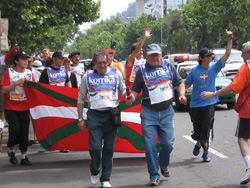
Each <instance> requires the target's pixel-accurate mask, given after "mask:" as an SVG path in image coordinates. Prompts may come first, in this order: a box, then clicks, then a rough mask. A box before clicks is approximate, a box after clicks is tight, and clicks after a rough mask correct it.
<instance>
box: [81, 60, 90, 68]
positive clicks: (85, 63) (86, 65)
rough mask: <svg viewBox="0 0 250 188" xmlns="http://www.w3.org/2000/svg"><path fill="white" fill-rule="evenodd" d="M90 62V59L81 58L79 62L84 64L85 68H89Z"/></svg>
mask: <svg viewBox="0 0 250 188" xmlns="http://www.w3.org/2000/svg"><path fill="white" fill-rule="evenodd" d="M91 62H92V59H81V60H80V63H82V64H83V65H84V67H86V69H90V66H91Z"/></svg>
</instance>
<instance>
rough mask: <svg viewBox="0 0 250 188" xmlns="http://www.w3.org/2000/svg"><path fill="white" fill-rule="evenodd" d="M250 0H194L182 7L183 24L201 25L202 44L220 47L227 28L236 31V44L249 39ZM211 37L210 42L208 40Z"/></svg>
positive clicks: (200, 43)
mask: <svg viewBox="0 0 250 188" xmlns="http://www.w3.org/2000/svg"><path fill="white" fill-rule="evenodd" d="M249 8H250V1H249V0H244V1H242V0H220V1H216V0H213V1H211V0H190V1H189V2H188V3H187V4H186V5H185V6H184V9H183V11H182V13H183V18H184V22H183V24H184V25H185V26H186V27H187V28H189V29H190V30H194V29H198V30H199V33H200V34H199V35H200V40H199V41H198V46H199V47H201V46H202V44H204V43H206V46H207V47H209V48H210V47H220V44H221V43H222V42H224V41H225V40H227V36H226V35H225V29H228V30H231V31H233V32H234V41H236V42H235V47H239V45H240V44H242V43H243V42H245V41H248V40H249V34H248V30H247V28H249V26H250V22H249V21H250V20H249V19H250V13H249ZM208 39H209V42H208Z"/></svg>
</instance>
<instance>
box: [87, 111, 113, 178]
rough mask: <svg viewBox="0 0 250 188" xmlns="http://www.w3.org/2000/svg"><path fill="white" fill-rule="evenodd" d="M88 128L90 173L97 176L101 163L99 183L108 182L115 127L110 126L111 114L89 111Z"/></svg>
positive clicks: (111, 165) (111, 164)
mask: <svg viewBox="0 0 250 188" xmlns="http://www.w3.org/2000/svg"><path fill="white" fill-rule="evenodd" d="M87 120H88V128H89V154H90V157H91V162H90V172H91V174H92V175H97V174H99V172H100V170H101V167H100V162H102V175H101V177H100V181H101V182H103V181H109V180H110V175H111V172H112V167H113V154H114V146H115V139H116V135H117V130H118V129H117V127H114V126H112V122H111V113H110V112H109V111H108V112H98V111H96V110H91V109H89V110H88V112H87Z"/></svg>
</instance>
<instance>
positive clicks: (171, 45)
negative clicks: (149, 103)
mask: <svg viewBox="0 0 250 188" xmlns="http://www.w3.org/2000/svg"><path fill="white" fill-rule="evenodd" d="M249 10H250V0H244V1H243V0H212V1H211V0H189V1H188V2H187V4H185V5H184V6H183V9H182V10H168V14H167V15H166V16H165V17H164V18H162V19H158V20H156V19H155V18H154V17H152V16H150V15H145V14H142V15H141V17H139V18H137V19H136V20H133V19H130V22H129V23H125V24H123V23H122V21H121V20H120V19H119V18H118V17H116V18H115V19H113V20H107V21H101V22H100V23H97V24H95V25H94V26H93V28H92V29H89V30H88V31H87V32H86V33H81V34H79V36H78V37H77V38H76V41H75V43H73V44H72V45H71V46H69V47H67V50H68V51H69V52H72V51H75V50H77V51H80V52H81V58H91V57H92V55H93V54H94V52H95V50H97V49H106V48H110V43H111V41H116V43H117V45H116V48H115V58H116V59H126V58H127V56H128V55H129V54H130V46H131V45H132V44H133V43H135V42H139V41H140V40H141V39H142V37H143V35H144V32H145V29H146V28H147V27H149V28H151V29H152V34H153V35H152V36H151V37H150V38H148V39H147V40H146V42H145V44H144V47H143V48H144V51H145V48H146V46H147V45H148V44H150V43H158V44H161V41H162V45H163V46H162V50H163V55H166V54H168V53H178V52H189V53H198V51H199V50H200V48H202V47H208V48H217V47H220V46H221V44H223V43H224V42H225V41H227V36H226V34H225V29H228V30H231V31H233V32H234V47H235V48H239V47H240V45H241V44H242V43H244V42H246V41H248V40H249V38H250V34H249V32H248V30H247V29H248V28H250V11H249ZM161 35H162V37H161ZM161 39H162V40H161ZM166 45H167V47H166Z"/></svg>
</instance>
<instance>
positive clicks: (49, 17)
mask: <svg viewBox="0 0 250 188" xmlns="http://www.w3.org/2000/svg"><path fill="white" fill-rule="evenodd" d="M0 9H1V14H2V17H3V18H8V19H9V35H8V37H9V42H10V45H11V46H14V45H15V44H18V46H20V48H22V49H23V50H25V51H29V52H31V51H32V52H39V51H41V50H42V49H43V48H44V47H48V48H50V49H52V50H57V49H62V48H63V46H65V45H66V44H67V42H68V41H70V40H72V39H73V37H74V35H75V34H76V33H77V32H78V30H79V29H78V25H79V24H82V23H83V22H89V21H95V20H96V19H97V18H99V17H100V14H99V11H100V0H99V1H98V2H94V1H91V0H22V1H17V0H8V1H1V3H0Z"/></svg>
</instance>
